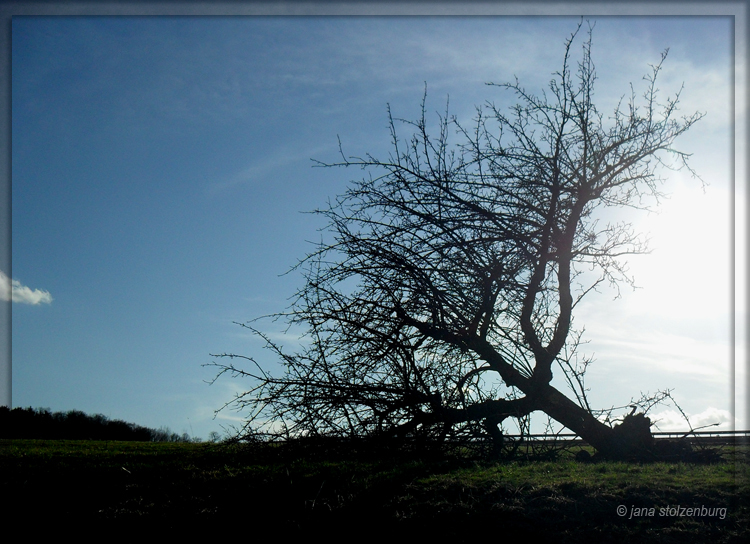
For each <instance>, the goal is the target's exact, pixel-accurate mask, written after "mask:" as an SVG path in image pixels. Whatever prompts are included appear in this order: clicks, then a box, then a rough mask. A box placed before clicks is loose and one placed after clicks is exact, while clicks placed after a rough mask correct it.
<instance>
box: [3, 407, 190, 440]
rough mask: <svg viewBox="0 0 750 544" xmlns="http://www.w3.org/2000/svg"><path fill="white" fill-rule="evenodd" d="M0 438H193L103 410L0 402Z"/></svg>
mask: <svg viewBox="0 0 750 544" xmlns="http://www.w3.org/2000/svg"><path fill="white" fill-rule="evenodd" d="M0 438H36V439H46V440H132V441H141V442H194V441H196V440H195V439H192V438H190V436H189V435H188V434H187V433H183V434H181V435H180V434H177V433H173V432H171V431H170V430H169V429H168V428H166V427H162V428H160V429H150V428H148V427H142V426H140V425H136V424H135V423H127V422H126V421H122V420H119V419H114V420H113V419H109V418H108V417H107V416H104V415H102V414H96V415H93V416H90V415H88V414H85V413H84V412H81V411H80V410H70V411H68V412H54V413H53V412H51V411H50V410H49V408H31V407H29V408H13V409H12V410H11V409H9V408H8V407H7V406H0Z"/></svg>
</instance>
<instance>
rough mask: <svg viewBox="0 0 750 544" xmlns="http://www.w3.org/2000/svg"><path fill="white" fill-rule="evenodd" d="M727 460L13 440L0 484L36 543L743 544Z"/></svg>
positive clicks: (744, 479)
mask: <svg viewBox="0 0 750 544" xmlns="http://www.w3.org/2000/svg"><path fill="white" fill-rule="evenodd" d="M723 453H724V455H723V459H724V460H723V461H722V462H719V463H714V464H686V463H651V464H635V463H633V464H628V463H617V462H594V463H579V462H576V461H575V460H574V459H573V458H572V457H571V456H565V455H563V456H562V457H560V458H559V459H557V460H555V461H494V462H493V461H487V460H484V461H482V460H478V459H476V458H475V459H472V458H471V457H469V456H456V455H453V456H449V457H446V456H439V457H438V456H429V455H426V454H419V453H418V452H413V451H412V452H405V451H400V450H395V449H394V450H388V449H381V450H377V451H375V450H373V449H372V448H370V447H363V448H360V449H357V448H352V447H345V448H342V447H324V448H321V447H315V446H305V447H289V446H272V445H271V446H268V445H255V446H247V445H230V444H206V443H203V444H190V443H187V444H186V443H179V444H175V443H147V442H87V441H43V440H3V441H0V481H1V482H2V491H3V496H4V497H5V498H6V501H5V502H6V507H5V508H4V514H6V515H7V517H6V519H7V520H10V521H11V525H18V526H22V527H26V529H27V530H29V531H32V532H47V531H49V532H55V533H59V534H66V533H68V532H71V531H73V532H75V533H80V534H81V535H83V534H86V533H88V532H90V531H95V530H96V531H98V530H99V529H100V528H106V529H108V530H109V531H115V532H116V533H131V534H152V533H153V532H154V531H158V532H164V533H165V534H175V535H177V534H179V535H190V536H197V535H205V536H213V537H219V538H221V537H226V536H227V535H230V534H237V535H242V536H245V537H247V538H249V539H251V540H254V539H255V538H259V537H270V538H289V537H292V538H293V537H300V536H310V535H313V534H320V535H322V536H324V537H326V539H327V541H331V540H333V541H344V540H346V541H351V540H361V539H362V538H365V540H370V539H372V538H373V537H374V538H390V539H391V540H395V541H402V540H413V539H420V540H421V539H424V538H430V539H436V540H437V541H438V542H472V541H476V540H479V539H481V540H484V539H486V538H487V537H491V538H493V540H494V539H498V540H506V539H508V538H510V539H513V540H515V539H523V540H528V541H530V542H533V541H534V540H537V541H542V542H546V541H550V542H551V541H554V542H557V543H566V542H571V543H572V542H639V543H640V542H646V543H648V542H661V543H669V542H721V543H724V542H745V541H747V539H748V537H750V478H749V476H750V468H749V467H750V463H748V452H747V451H746V450H744V449H740V448H738V449H737V450H735V449H734V448H732V447H726V448H724V450H723ZM618 507H620V511H619V512H618ZM621 514H622V515H621ZM116 533H115V534H116ZM532 538H533V540H532Z"/></svg>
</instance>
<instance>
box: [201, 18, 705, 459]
mask: <svg viewBox="0 0 750 544" xmlns="http://www.w3.org/2000/svg"><path fill="white" fill-rule="evenodd" d="M580 28H581V25H580V24H579V26H578V29H577V30H576V31H575V32H574V33H573V34H572V35H571V37H570V38H569V39H568V40H567V41H566V43H565V49H564V60H563V65H562V70H561V71H559V72H556V73H555V74H554V78H553V79H552V81H551V82H550V84H549V87H548V89H547V90H546V91H545V92H544V93H542V95H541V96H536V95H534V94H531V93H530V92H528V91H527V90H525V89H524V88H523V87H522V86H521V85H520V83H519V82H518V81H517V80H516V81H515V82H514V83H506V84H503V85H498V87H500V88H501V89H505V90H507V91H510V92H512V93H514V94H515V96H516V98H517V100H518V103H517V105H515V106H514V107H512V108H511V109H510V110H509V111H507V112H504V111H502V110H501V109H500V108H498V107H496V106H494V105H493V104H491V103H489V104H487V105H486V106H485V107H482V108H477V115H476V117H475V119H474V120H473V123H472V124H471V126H470V127H467V126H464V125H462V124H460V123H459V122H458V120H456V119H455V118H451V117H450V116H449V114H448V111H447V108H446V112H445V114H444V115H439V116H438V120H437V125H436V126H437V135H436V136H432V135H430V134H429V130H428V123H427V120H426V116H425V102H424V100H423V102H422V115H421V117H420V118H419V119H418V120H417V121H405V120H399V119H394V118H393V116H392V115H391V112H390V108H389V110H388V116H389V120H390V131H391V139H392V151H391V153H390V155H389V156H388V158H387V159H385V160H383V159H377V158H375V157H373V156H371V155H366V156H365V157H347V156H345V155H344V153H343V151H342V153H341V156H342V160H341V161H340V162H338V163H334V164H329V163H318V164H319V165H320V166H326V167H332V166H343V167H351V166H357V167H361V168H363V169H366V170H369V171H370V175H369V176H368V177H366V178H365V179H363V180H362V181H358V182H354V183H353V184H352V185H351V187H350V189H349V190H348V191H347V192H346V193H345V194H344V195H343V196H340V197H339V198H337V199H336V200H335V201H333V202H331V203H329V205H328V206H327V207H326V208H324V209H322V210H318V213H320V214H322V215H323V216H325V217H326V218H327V219H328V220H329V227H328V232H329V233H330V234H331V235H332V240H331V241H327V242H323V243H321V244H320V246H319V247H318V248H317V250H316V251H314V252H313V253H311V254H310V255H308V256H307V257H306V258H305V259H304V260H303V261H301V263H300V264H299V265H298V266H299V267H300V268H301V269H302V270H304V275H305V280H306V281H305V285H304V287H303V288H302V289H301V290H300V291H299V292H298V293H297V296H296V299H295V302H294V303H293V304H292V306H291V307H290V309H289V311H287V312H285V313H281V314H277V315H276V316H275V317H277V318H282V319H284V320H286V321H287V322H288V324H290V325H301V326H303V327H304V328H305V330H306V331H307V333H306V334H307V340H308V341H309V342H308V344H307V346H306V347H305V348H304V349H302V350H301V351H299V352H297V353H288V352H287V351H285V350H284V349H283V348H282V346H279V345H278V344H276V343H274V342H273V341H271V340H270V339H269V338H268V337H267V336H266V335H264V334H263V333H262V332H261V331H259V330H257V329H255V328H254V327H253V326H252V325H251V324H249V323H246V324H243V326H245V327H248V328H249V329H251V330H253V331H254V332H256V333H257V334H258V335H260V336H261V337H262V338H264V339H265V341H266V345H267V347H268V348H270V349H271V350H273V351H274V352H275V353H276V354H277V355H278V356H279V358H280V360H281V362H282V363H283V365H284V374H283V375H281V376H274V375H270V374H268V373H266V372H265V371H263V370H262V369H261V367H260V366H259V365H258V364H257V363H255V360H254V359H253V358H251V357H245V356H238V355H229V354H223V355H222V356H223V357H230V358H236V357H241V358H243V359H245V360H247V361H248V362H250V363H251V364H252V365H253V366H252V368H254V370H252V369H250V370H248V369H246V368H241V367H239V366H237V365H235V364H233V363H231V362H230V363H229V364H219V363H213V364H214V365H216V366H218V367H219V368H220V372H219V376H220V375H221V374H223V373H225V372H226V373H230V374H233V375H235V376H237V375H244V376H249V377H251V378H252V379H253V380H255V381H254V386H253V387H252V388H251V389H250V390H249V391H247V392H246V393H244V394H241V395H238V396H237V397H236V398H234V399H233V400H231V401H230V402H229V403H227V406H229V405H232V406H234V407H236V408H240V409H249V410H250V417H249V420H248V424H247V426H246V427H245V431H249V430H250V429H255V431H256V432H257V431H260V430H265V431H266V432H272V433H277V434H281V435H284V436H297V435H300V434H321V435H345V436H362V435H372V434H384V435H399V436H428V437H445V436H450V435H459V434H461V433H468V432H470V433H476V432H477V431H478V430H479V431H481V432H482V433H484V434H485V435H486V436H490V437H492V438H493V439H494V440H496V441H497V442H498V443H499V441H501V440H502V431H501V427H500V425H501V424H502V423H503V422H504V421H505V420H506V419H507V418H509V417H510V418H524V417H526V416H528V415H529V414H530V413H531V412H534V411H541V412H544V413H546V414H547V415H548V416H550V417H551V418H552V419H554V420H556V421H558V422H559V423H561V424H562V425H564V426H565V427H567V428H568V429H570V430H572V431H574V432H575V433H577V434H578V435H579V436H580V437H582V438H583V439H585V440H586V441H587V442H589V443H590V444H591V445H592V446H594V447H595V448H596V449H597V450H598V451H600V452H601V453H602V454H603V455H606V456H610V457H632V456H633V455H643V454H644V452H648V451H649V448H650V445H651V442H650V439H651V433H650V430H649V427H650V422H649V420H648V418H646V417H645V416H644V414H632V415H629V416H627V417H626V419H625V421H624V423H623V424H622V425H620V426H617V427H614V428H613V427H611V426H609V425H607V424H605V423H602V422H601V421H599V420H598V419H597V418H596V417H595V415H594V413H593V412H592V410H591V408H590V407H589V405H588V402H587V401H586V389H585V387H584V385H583V373H584V371H585V366H586V364H587V361H586V360H585V359H582V360H579V359H577V356H576V348H577V346H578V344H579V341H580V338H581V333H582V330H577V329H575V328H574V327H573V310H574V309H575V307H576V305H577V304H578V302H579V301H580V300H581V299H582V298H583V297H584V296H586V295H588V294H589V293H590V292H591V291H592V290H595V289H596V288H597V287H598V286H599V285H600V284H602V283H603V282H604V283H609V284H611V285H613V286H615V287H617V286H618V285H621V284H622V283H623V282H625V283H630V282H631V281H632V279H631V278H630V277H629V276H628V274H627V273H626V270H625V268H624V266H623V262H622V260H621V257H622V256H624V255H628V254H637V253H642V252H644V251H645V250H646V244H645V241H644V240H643V239H642V238H641V237H640V236H639V235H638V234H637V233H635V232H634V231H633V229H632V227H631V225H629V224H627V223H624V222H611V221H608V220H607V217H606V213H602V212H606V208H608V207H635V208H647V207H648V206H650V205H653V204H654V203H658V198H659V196H660V193H659V185H660V182H661V181H662V178H660V177H659V176H658V175H657V173H656V171H657V167H659V166H663V167H666V168H670V169H679V168H682V167H685V168H688V169H689V170H690V167H689V166H688V164H687V158H688V156H687V155H686V154H685V153H682V152H680V151H677V150H675V149H674V148H673V147H672V145H673V142H674V141H675V139H676V138H677V137H678V136H679V135H681V134H682V133H684V132H685V131H687V130H688V129H689V128H690V127H691V126H692V125H693V124H694V123H695V122H696V121H698V120H699V119H700V118H701V117H702V114H699V113H695V114H693V115H691V116H687V117H684V116H682V117H678V114H677V105H678V101H679V93H678V94H677V95H676V96H672V97H668V98H666V99H664V100H663V101H662V100H661V98H660V94H659V90H658V89H657V87H656V81H657V77H658V75H659V72H660V70H661V67H662V62H664V60H665V58H666V55H667V53H666V52H665V53H664V54H663V55H662V58H661V60H660V62H659V63H658V64H657V65H655V66H652V67H651V68H652V69H651V72H650V73H649V74H648V75H647V76H645V77H644V80H645V91H644V92H643V94H641V95H637V94H636V92H635V90H634V89H633V87H632V86H631V89H630V92H629V94H628V95H626V97H624V98H623V99H622V100H621V101H620V103H619V104H618V105H617V107H616V108H615V110H614V112H613V113H612V114H611V115H610V116H608V117H605V116H604V115H603V114H602V113H600V112H599V111H598V110H597V108H596V106H595V104H594V101H593V98H594V92H593V91H594V83H595V80H596V72H595V68H594V64H593V62H592V59H591V54H590V53H591V30H592V29H591V27H589V33H588V39H587V40H586V41H585V42H584V43H583V44H582V55H581V58H580V60H579V61H578V62H577V63H575V66H574V65H573V64H574V63H573V62H572V60H571V47H572V45H573V43H574V42H575V40H576V37H577V35H578V33H579V31H580ZM398 123H400V124H405V126H407V127H409V128H411V129H412V130H413V135H412V136H411V138H410V139H409V140H407V141H403V140H402V139H401V138H400V137H399V132H398V130H397V124H398ZM454 133H455V134H457V136H458V137H459V139H460V142H459V143H458V144H452V143H451V142H450V141H449V140H450V136H451V135H452V134H454ZM667 157H669V158H670V161H669V162H668V163H667V161H666V160H665V159H666V158H667ZM690 172H691V173H692V174H693V175H695V173H694V172H693V171H692V170H690ZM553 367H554V368H553ZM557 369H560V370H561V371H562V373H563V375H564V377H565V378H566V381H567V382H568V384H569V385H570V386H571V389H572V390H573V392H574V399H571V398H568V397H567V396H565V395H564V394H563V393H561V392H560V391H559V390H558V389H556V388H555V387H553V386H552V385H551V384H550V382H551V380H552V377H553V371H554V372H557ZM217 378H218V376H217Z"/></svg>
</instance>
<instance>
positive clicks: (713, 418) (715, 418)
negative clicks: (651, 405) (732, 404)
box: [649, 406, 737, 432]
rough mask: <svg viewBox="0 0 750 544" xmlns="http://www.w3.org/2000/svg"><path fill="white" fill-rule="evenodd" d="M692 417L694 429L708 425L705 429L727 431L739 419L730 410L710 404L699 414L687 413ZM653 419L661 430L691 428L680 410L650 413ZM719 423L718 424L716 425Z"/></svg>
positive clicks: (685, 429) (684, 429)
mask: <svg viewBox="0 0 750 544" xmlns="http://www.w3.org/2000/svg"><path fill="white" fill-rule="evenodd" d="M687 416H688V418H689V419H690V425H692V427H693V429H699V428H701V427H706V428H704V429H702V430H704V431H720V430H722V431H726V430H729V429H731V428H732V421H733V420H734V422H735V425H736V423H737V419H736V418H733V417H732V414H731V413H730V412H729V411H728V410H720V409H718V408H714V407H713V406H710V407H708V408H706V409H705V410H703V411H702V412H700V413H698V414H687ZM649 417H650V418H651V421H652V422H654V423H655V426H656V427H657V428H658V430H659V431H662V432H669V431H685V432H687V431H688V430H689V427H688V423H687V421H685V418H684V417H683V415H682V414H681V413H680V412H679V411H678V410H665V411H663V412H659V413H656V414H649ZM716 423H718V425H715V426H714V424H716Z"/></svg>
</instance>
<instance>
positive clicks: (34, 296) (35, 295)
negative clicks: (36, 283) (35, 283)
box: [0, 271, 52, 304]
mask: <svg viewBox="0 0 750 544" xmlns="http://www.w3.org/2000/svg"><path fill="white" fill-rule="evenodd" d="M0 300H5V301H10V300H12V301H13V302H19V303H21V304H42V303H44V304H49V303H51V302H52V295H50V294H49V292H48V291H42V290H41V289H31V288H29V287H26V286H25V285H21V282H20V281H18V280H12V281H11V279H10V278H9V277H8V276H6V275H5V273H4V272H2V271H0Z"/></svg>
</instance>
